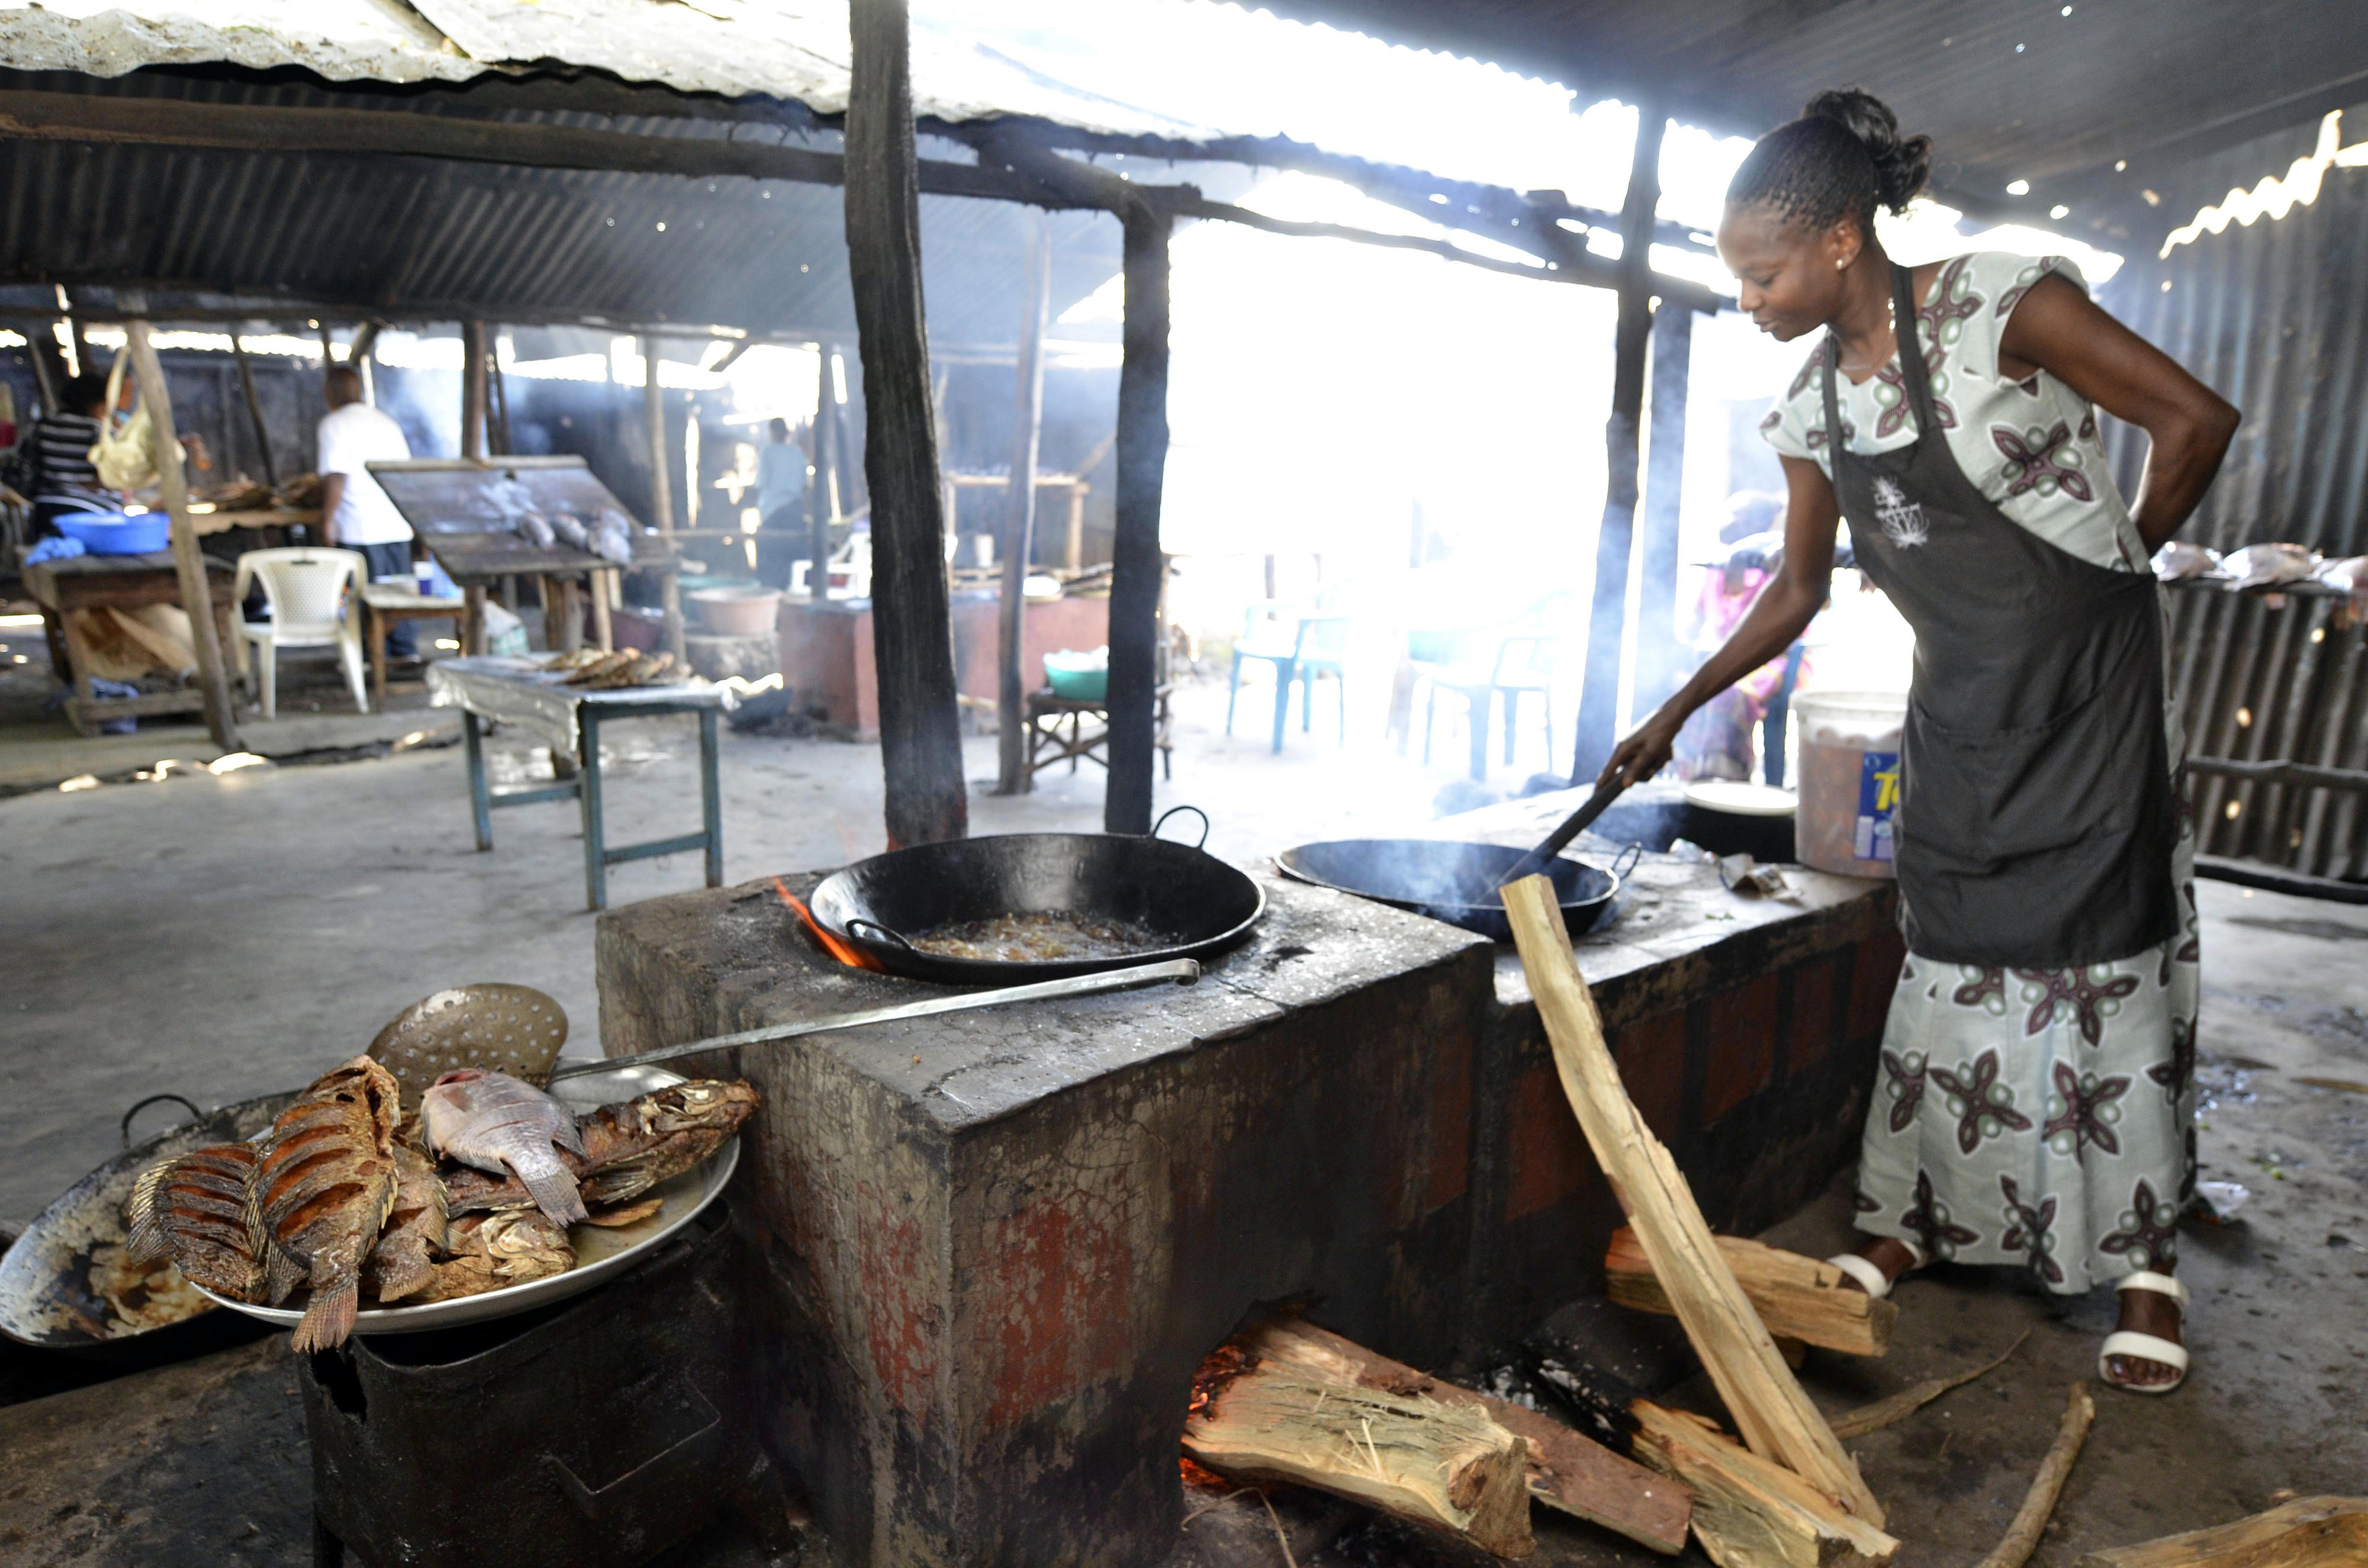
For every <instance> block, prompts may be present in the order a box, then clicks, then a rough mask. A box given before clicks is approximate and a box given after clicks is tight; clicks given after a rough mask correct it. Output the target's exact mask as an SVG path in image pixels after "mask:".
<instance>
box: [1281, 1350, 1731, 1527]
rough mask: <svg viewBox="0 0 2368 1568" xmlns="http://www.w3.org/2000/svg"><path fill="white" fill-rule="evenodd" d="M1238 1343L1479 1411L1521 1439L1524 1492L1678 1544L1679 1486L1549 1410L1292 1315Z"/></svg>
mask: <svg viewBox="0 0 2368 1568" xmlns="http://www.w3.org/2000/svg"><path fill="white" fill-rule="evenodd" d="M1237 1343H1238V1344H1239V1345H1240V1346H1242V1347H1243V1348H1244V1349H1246V1350H1247V1351H1249V1352H1250V1353H1251V1354H1253V1355H1255V1356H1257V1357H1258V1358H1259V1359H1261V1360H1262V1361H1265V1362H1268V1363H1269V1364H1275V1365H1281V1366H1286V1367H1291V1368H1293V1369H1299V1370H1302V1371H1304V1372H1306V1373H1307V1374H1309V1375H1311V1376H1316V1377H1320V1378H1326V1379H1331V1380H1334V1381H1342V1382H1352V1383H1355V1384H1357V1385H1358V1386H1359V1387H1360V1388H1368V1389H1378V1390H1381V1391H1382V1392H1386V1393H1395V1394H1404V1395H1408V1396H1412V1397H1419V1398H1424V1399H1435V1400H1437V1401H1438V1402H1439V1403H1441V1404H1446V1405H1458V1406H1462V1407H1463V1408H1466V1409H1470V1410H1475V1411H1478V1412H1479V1413H1481V1414H1482V1415H1486V1416H1487V1417H1488V1419H1490V1420H1492V1421H1494V1422H1496V1423H1497V1426H1502V1427H1504V1428H1505V1429H1506V1430H1507V1431H1508V1432H1511V1433H1512V1434H1513V1435H1514V1436H1515V1437H1520V1439H1521V1440H1522V1442H1523V1444H1524V1445H1525V1446H1526V1448H1527V1449H1528V1466H1527V1471H1528V1479H1529V1487H1530V1495H1531V1496H1532V1497H1534V1498H1536V1499H1537V1500H1538V1501H1539V1502H1541V1503H1543V1504H1545V1505H1546V1506H1548V1507H1550V1508H1554V1509H1557V1510H1559V1511H1561V1512H1563V1513H1565V1514H1569V1515H1572V1516H1574V1517H1577V1518H1582V1519H1586V1520H1588V1522H1589V1523H1591V1524H1597V1525H1601V1526H1602V1527H1603V1528H1606V1529H1610V1530H1615V1531H1617V1532H1618V1533H1620V1534H1622V1535H1624V1536H1626V1537H1627V1538H1628V1539H1629V1540H1633V1541H1635V1542H1637V1543H1638V1544H1639V1545H1642V1546H1648V1547H1651V1548H1652V1549H1653V1550H1654V1551H1662V1552H1669V1553H1672V1554H1674V1553H1676V1552H1679V1551H1684V1550H1685V1545H1686V1519H1687V1516H1688V1514H1689V1513H1690V1512H1691V1506H1690V1504H1689V1502H1688V1498H1687V1494H1686V1489H1685V1488H1684V1487H1683V1486H1682V1485H1679V1484H1677V1483H1674V1482H1672V1481H1670V1480H1669V1478H1668V1477H1667V1476H1665V1475H1661V1474H1659V1473H1657V1472H1656V1471H1651V1470H1647V1469H1646V1468H1645V1467H1644V1466H1643V1465H1641V1464H1638V1463H1636V1462H1634V1460H1627V1459H1623V1458H1622V1457H1621V1456H1620V1455H1618V1454H1616V1453H1613V1452H1612V1451H1611V1449H1607V1448H1605V1447H1604V1446H1603V1445H1602V1444H1600V1443H1597V1442H1592V1441H1589V1440H1588V1438H1586V1437H1582V1436H1580V1435H1579V1434H1578V1433H1577V1432H1576V1431H1573V1430H1572V1429H1571V1428H1570V1427H1568V1426H1564V1425H1563V1424H1562V1423H1561V1422H1559V1421H1557V1420H1555V1419H1554V1417H1553V1416H1551V1415H1541V1414H1539V1413H1538V1412H1537V1411H1534V1410H1529V1409H1525V1408H1524V1407H1522V1406H1520V1405H1518V1404H1515V1403H1512V1402H1510V1401H1509V1400H1502V1399H1495V1398H1491V1397H1490V1396H1489V1395H1487V1394H1485V1393H1476V1392H1473V1391H1472V1390H1470V1389H1466V1388H1459V1387H1458V1386H1456V1385H1455V1384H1453V1383H1445V1382H1440V1381H1438V1380H1437V1379H1435V1378H1431V1377H1429V1376H1426V1375H1425V1374H1423V1373H1421V1372H1417V1371H1416V1370H1415V1369H1413V1368H1412V1367H1409V1366H1406V1365H1405V1364H1404V1363H1403V1362H1398V1361H1393V1360H1391V1359H1390V1358H1388V1357H1386V1356H1382V1355H1377V1354H1375V1353H1374V1352H1372V1351H1371V1350H1368V1349H1366V1348H1365V1347H1364V1346H1361V1345H1359V1344H1357V1343H1356V1342H1355V1341H1354V1340H1349V1339H1344V1338H1342V1337H1341V1336H1340V1335H1337V1334H1333V1333H1331V1332H1330V1331H1328V1330H1326V1329H1321V1328H1317V1327H1316V1326H1315V1324H1310V1323H1306V1322H1304V1321H1302V1320H1300V1319H1298V1318H1274V1319H1269V1321H1267V1322H1265V1323H1262V1324H1258V1326H1257V1327H1255V1328H1253V1329H1251V1330H1249V1331H1248V1332H1247V1333H1246V1334H1244V1335H1241V1336H1240V1338H1239V1339H1238V1341H1237Z"/></svg>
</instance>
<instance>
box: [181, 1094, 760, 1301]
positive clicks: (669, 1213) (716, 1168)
mask: <svg viewBox="0 0 2368 1568" xmlns="http://www.w3.org/2000/svg"><path fill="white" fill-rule="evenodd" d="M688 1082H689V1080H688V1079H686V1078H685V1077H683V1075H682V1074H679V1073H669V1072H667V1071H666V1069H665V1068H663V1067H620V1068H617V1069H615V1070H614V1071H611V1072H606V1073H586V1074H581V1075H579V1076H577V1077H573V1078H565V1079H562V1080H561V1081H560V1082H558V1083H556V1084H553V1085H552V1089H551V1092H552V1094H553V1095H555V1096H558V1097H559V1098H560V1099H561V1100H562V1101H564V1102H565V1104H566V1105H567V1106H568V1108H570V1109H572V1110H575V1111H576V1112H578V1113H581V1112H584V1111H588V1110H597V1109H598V1108H600V1107H602V1106H604V1105H609V1104H611V1103H612V1102H614V1101H617V1100H625V1099H632V1097H633V1096H636V1095H646V1094H648V1093H650V1092H651V1091H652V1090H654V1089H663V1088H666V1087H667V1086H669V1085H674V1084H681V1083H688ZM739 1165H740V1135H739V1134H738V1133H736V1132H735V1133H734V1134H733V1135H732V1136H731V1137H730V1138H727V1139H725V1140H724V1142H723V1146H722V1147H721V1148H719V1149H717V1150H716V1151H715V1153H714V1155H713V1156H712V1158H710V1159H709V1160H708V1162H707V1164H705V1165H701V1166H700V1167H699V1168H698V1169H697V1170H694V1171H686V1172H685V1173H683V1174H682V1175H681V1176H677V1177H675V1178H674V1179H673V1180H672V1181H669V1182H665V1183H662V1184H660V1185H659V1187H657V1188H656V1189H655V1190H656V1192H657V1193H658V1194H659V1195H660V1196H662V1197H663V1198H664V1199H666V1207H664V1208H663V1209H661V1210H658V1212H656V1213H655V1214H653V1215H651V1216H650V1217H649V1218H648V1219H646V1220H643V1221H641V1222H640V1223H638V1224H633V1225H628V1226H625V1227H623V1228H622V1229H620V1230H614V1231H607V1230H602V1229H601V1228H600V1227H598V1226H597V1225H578V1226H576V1227H575V1231H574V1232H573V1233H571V1239H572V1240H573V1241H574V1243H575V1257H576V1263H575V1267H573V1268H571V1269H569V1270H568V1271H567V1272H566V1273H564V1274H554V1275H552V1276H551V1278H547V1279H533V1280H529V1281H528V1282H527V1283H526V1284H523V1285H511V1286H508V1287H506V1288H505V1289H503V1290H487V1291H485V1292H484V1294H482V1295H477V1296H462V1297H461V1298H460V1299H459V1300H457V1301H430V1302H427V1304H426V1305H424V1306H412V1307H402V1306H396V1307H371V1306H365V1307H363V1308H362V1309H361V1311H360V1312H359V1313H357V1314H356V1316H355V1320H354V1332H355V1333H356V1334H357V1335H373V1334H425V1333H427V1331H428V1330H430V1329H436V1328H457V1327H459V1326H460V1325H461V1324H469V1323H484V1322H485V1321H486V1320H488V1319H491V1318H501V1317H508V1316H509V1315H510V1314H512V1313H513V1312H529V1311H531V1310H533V1309H534V1308H536V1307H542V1306H549V1305H550V1304H551V1303H552V1302H553V1301H565V1300H567V1298H568V1297H570V1296H576V1295H581V1294H582V1293H583V1292H585V1291H586V1290H591V1289H592V1288H593V1287H594V1286H596V1285H598V1284H599V1283H601V1282H602V1281H603V1280H607V1279H611V1278H615V1277H616V1276H618V1275H620V1274H622V1273H623V1272H624V1271H625V1270H627V1269H629V1268H631V1267H633V1266H634V1265H635V1264H636V1263H637V1262H639V1261H640V1260H641V1258H642V1257H643V1255H644V1254H646V1253H648V1252H649V1251H650V1250H651V1249H653V1248H655V1247H656V1246H658V1245H660V1244H662V1243H664V1242H665V1241H666V1238H667V1237H668V1236H671V1235H673V1234H674V1233H676V1232H677V1231H678V1230H680V1229H682V1228H683V1226H685V1225H687V1224H689V1223H690V1221H691V1220H692V1219H693V1218H695V1217H696V1216H697V1215H698V1214H699V1213H700V1210H703V1209H705V1208H706V1207H707V1206H708V1205H709V1204H711V1203H712V1202H714V1201H715V1199H716V1196H717V1195H718V1194H719V1193H721V1192H722V1191H723V1188H724V1187H725V1185H726V1184H727V1183H729V1182H730V1181H731V1179H732V1173H733V1172H734V1170H736V1169H737V1168H738V1167H739ZM194 1288H195V1289H196V1290H199V1291H201V1292H203V1293H204V1294H205V1295H206V1296H208V1297H209V1298H211V1300H212V1301H214V1303H215V1304H216V1305H218V1306H224V1307H228V1308H229V1309H230V1310H231V1311H233V1312H245V1314H246V1315H247V1316H249V1317H251V1318H260V1319H262V1320H263V1321H264V1322H265V1323H268V1324H278V1325H279V1326H280V1327H282V1328H294V1327H295V1326H296V1324H297V1322H298V1320H300V1319H301V1318H302V1317H303V1315H304V1311H303V1309H302V1307H301V1306H300V1307H260V1306H256V1305H253V1304H252V1303H249V1302H246V1301H231V1300H229V1299H228V1298H226V1297H222V1296H217V1295H215V1294H214V1293H213V1292H212V1291H211V1290H206V1289H205V1287H204V1286H202V1285H199V1286H196V1287H194Z"/></svg>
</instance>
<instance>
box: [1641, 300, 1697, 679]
mask: <svg viewBox="0 0 2368 1568" xmlns="http://www.w3.org/2000/svg"><path fill="white" fill-rule="evenodd" d="M1693 343H1694V313H1693V312H1691V311H1690V310H1688V309H1687V308H1686V307H1685V306H1683V305H1679V304H1670V303H1664V304H1663V305H1662V307H1661V309H1660V310H1658V311H1656V312H1654V315H1653V426H1652V440H1651V443H1650V451H1649V454H1648V455H1647V457H1646V459H1645V461H1646V463H1647V464H1648V467H1647V468H1646V470H1645V541H1644V548H1643V549H1642V550H1641V551H1638V562H1637V565H1638V569H1639V571H1640V573H1641V574H1642V575H1643V578H1644V581H1643V583H1642V584H1641V585H1639V587H1640V592H1639V593H1638V595H1637V599H1636V674H1635V681H1634V699H1633V700H1632V701H1631V703H1630V705H1629V711H1630V712H1632V713H1634V715H1635V716H1636V717H1637V718H1639V719H1642V718H1643V717H1644V716H1645V714H1647V713H1649V712H1651V711H1652V710H1654V709H1656V708H1657V707H1659V706H1660V705H1661V701H1662V699H1664V698H1666V697H1668V695H1669V693H1671V692H1673V691H1675V690H1677V688H1678V686H1679V682H1680V681H1681V680H1682V679H1683V678H1684V675H1683V672H1684V671H1685V668H1686V660H1685V657H1684V653H1683V651H1682V650H1680V649H1679V646H1678V634H1677V614H1678V499H1679V494H1680V492H1681V491H1682V489H1683V487H1684V483H1685V473H1686V381H1687V373H1688V369H1689V367H1690V365H1691V356H1692V354H1693Z"/></svg>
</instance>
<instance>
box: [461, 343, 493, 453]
mask: <svg viewBox="0 0 2368 1568" xmlns="http://www.w3.org/2000/svg"><path fill="white" fill-rule="evenodd" d="M486 455H487V452H486V447H485V324H484V322H481V321H466V322H462V323H461V456H462V457H464V458H482V457H484V456H486Z"/></svg>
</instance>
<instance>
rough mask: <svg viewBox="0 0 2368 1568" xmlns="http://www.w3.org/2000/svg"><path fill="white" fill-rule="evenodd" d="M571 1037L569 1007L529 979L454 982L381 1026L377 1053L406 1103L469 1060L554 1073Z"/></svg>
mask: <svg viewBox="0 0 2368 1568" xmlns="http://www.w3.org/2000/svg"><path fill="white" fill-rule="evenodd" d="M566 1043H567V1014H566V1013H565V1012H564V1010H562V1008H561V1007H560V1006H559V1004H558V1003H557V1002H555V1001H553V1000H552V999H551V998H550V997H548V996H546V995H544V994H542V993H541V992H540V991H537V990H535V989H534V988H533V987H532V986H530V985H506V984H500V983H486V984H482V985H455V986H453V987H451V988H450V990H445V991H438V992H437V993H436V994H434V995H432V996H427V997H423V998H421V999H420V1000H419V1001H416V1002H414V1003H413V1004H412V1005H411V1006H408V1007H405V1008H404V1010H403V1011H402V1012H400V1013H398V1014H396V1015H395V1017H394V1021H393V1023H391V1024H389V1025H387V1026H386V1028H382V1029H381V1030H379V1031H378V1038H377V1039H376V1040H371V1041H370V1055H371V1056H372V1057H374V1058H375V1059H376V1060H377V1061H378V1062H379V1063H380V1065H381V1066H383V1067H384V1068H385V1069H386V1070H387V1071H388V1072H390V1073H392V1074H394V1076H395V1079H396V1081H397V1082H399V1083H400V1084H402V1085H403V1099H404V1104H405V1105H409V1106H416V1105H417V1104H418V1103H419V1096H421V1095H423V1094H425V1093H427V1088H428V1086H429V1085H432V1084H434V1083H435V1082H436V1080H437V1079H438V1078H440V1077H442V1076H443V1075H444V1074H447V1073H450V1072H453V1071H455V1070H457V1069H460V1068H462V1067H479V1068H483V1069H484V1070H485V1071H487V1072H489V1073H507V1074H509V1075H510V1076H512V1077H513V1078H522V1079H524V1080H525V1081H526V1082H528V1083H529V1084H535V1085H541V1084H544V1083H547V1082H548V1081H549V1080H550V1078H551V1069H552V1065H553V1064H554V1063H556V1062H558V1060H559V1048H560V1047H561V1046H563V1045H564V1044H566Z"/></svg>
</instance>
